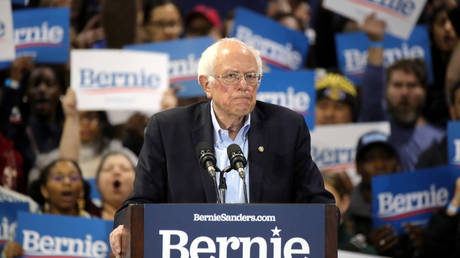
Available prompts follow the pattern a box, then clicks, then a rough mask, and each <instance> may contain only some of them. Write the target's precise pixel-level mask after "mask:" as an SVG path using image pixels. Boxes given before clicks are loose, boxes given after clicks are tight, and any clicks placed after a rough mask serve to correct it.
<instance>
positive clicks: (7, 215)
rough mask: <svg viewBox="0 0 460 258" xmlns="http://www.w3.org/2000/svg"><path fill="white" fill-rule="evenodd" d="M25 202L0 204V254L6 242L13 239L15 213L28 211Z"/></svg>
mask: <svg viewBox="0 0 460 258" xmlns="http://www.w3.org/2000/svg"><path fill="white" fill-rule="evenodd" d="M28 210H29V204H28V203H25V202H0V252H1V251H2V250H3V247H4V245H5V244H6V242H8V240H13V239H14V234H15V232H16V226H17V213H18V212H19V211H28Z"/></svg>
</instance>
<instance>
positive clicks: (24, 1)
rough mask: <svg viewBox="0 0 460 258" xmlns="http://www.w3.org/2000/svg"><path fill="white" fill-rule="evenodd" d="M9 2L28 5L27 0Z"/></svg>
mask: <svg viewBox="0 0 460 258" xmlns="http://www.w3.org/2000/svg"><path fill="white" fill-rule="evenodd" d="M11 3H12V4H17V5H28V4H29V0H11Z"/></svg>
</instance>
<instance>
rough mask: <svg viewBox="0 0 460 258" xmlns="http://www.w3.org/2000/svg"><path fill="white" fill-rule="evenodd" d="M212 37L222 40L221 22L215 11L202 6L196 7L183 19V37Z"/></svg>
mask: <svg viewBox="0 0 460 258" xmlns="http://www.w3.org/2000/svg"><path fill="white" fill-rule="evenodd" d="M202 36H212V37H213V38H214V40H219V39H220V38H222V22H221V20H220V16H219V13H218V12H217V10H216V9H214V8H212V7H208V6H206V5H203V4H199V5H196V6H195V7H193V8H192V10H191V11H190V12H189V13H188V14H187V16H186V17H185V25H184V37H186V38H191V37H202Z"/></svg>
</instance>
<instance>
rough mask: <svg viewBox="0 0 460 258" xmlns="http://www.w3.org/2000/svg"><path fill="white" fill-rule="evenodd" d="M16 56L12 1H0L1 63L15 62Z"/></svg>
mask: <svg viewBox="0 0 460 258" xmlns="http://www.w3.org/2000/svg"><path fill="white" fill-rule="evenodd" d="M15 56H16V50H15V48H14V41H13V15H12V13H11V1H10V0H2V1H0V61H13V60H14V58H15Z"/></svg>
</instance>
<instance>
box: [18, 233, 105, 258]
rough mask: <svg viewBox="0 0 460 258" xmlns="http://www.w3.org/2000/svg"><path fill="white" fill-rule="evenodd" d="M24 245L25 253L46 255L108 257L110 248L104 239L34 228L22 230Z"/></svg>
mask: <svg viewBox="0 0 460 258" xmlns="http://www.w3.org/2000/svg"><path fill="white" fill-rule="evenodd" d="M22 233H23V235H24V238H23V241H22V243H23V244H22V247H23V248H24V252H25V253H31V254H46V255H69V256H77V257H94V258H98V257H107V256H108V251H109V248H108V246H107V244H106V243H105V242H104V241H101V240H96V241H93V239H92V236H91V235H86V237H85V239H79V238H69V237H57V236H54V237H53V236H50V235H42V236H40V234H39V233H38V232H36V231H34V230H25V229H24V230H22Z"/></svg>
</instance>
